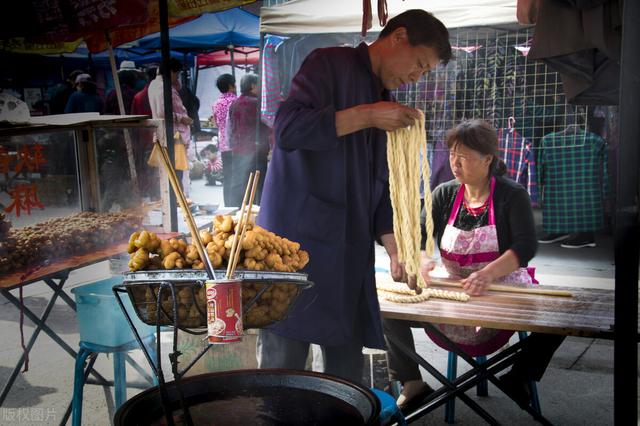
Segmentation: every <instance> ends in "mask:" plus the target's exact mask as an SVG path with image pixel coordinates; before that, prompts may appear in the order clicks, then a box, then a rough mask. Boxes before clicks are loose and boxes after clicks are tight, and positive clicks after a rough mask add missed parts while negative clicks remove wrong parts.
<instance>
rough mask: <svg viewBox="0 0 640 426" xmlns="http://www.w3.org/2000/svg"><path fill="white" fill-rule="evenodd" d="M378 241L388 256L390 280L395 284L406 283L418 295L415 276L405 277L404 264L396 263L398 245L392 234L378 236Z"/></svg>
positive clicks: (420, 290) (419, 291) (418, 289)
mask: <svg viewBox="0 0 640 426" xmlns="http://www.w3.org/2000/svg"><path fill="white" fill-rule="evenodd" d="M380 241H382V245H383V246H384V248H385V250H386V251H387V254H388V255H389V259H390V261H391V262H390V265H389V269H390V270H391V278H393V280H394V281H396V282H401V283H407V285H408V286H409V288H410V289H412V290H415V292H416V294H420V293H421V292H422V289H420V288H418V286H417V279H416V276H415V275H407V271H406V269H405V268H404V263H400V262H398V245H397V244H396V239H395V236H394V235H393V234H384V235H381V236H380Z"/></svg>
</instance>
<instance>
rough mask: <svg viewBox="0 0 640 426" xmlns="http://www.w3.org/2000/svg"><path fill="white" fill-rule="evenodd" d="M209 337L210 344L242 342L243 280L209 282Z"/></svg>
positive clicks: (207, 290)
mask: <svg viewBox="0 0 640 426" xmlns="http://www.w3.org/2000/svg"><path fill="white" fill-rule="evenodd" d="M205 291H206V294H207V336H208V339H209V343H231V342H239V341H241V340H242V335H243V334H244V332H243V327H242V293H241V292H242V280H207V281H206V282H205Z"/></svg>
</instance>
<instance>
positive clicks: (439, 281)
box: [431, 278, 573, 297]
mask: <svg viewBox="0 0 640 426" xmlns="http://www.w3.org/2000/svg"><path fill="white" fill-rule="evenodd" d="M431 284H433V285H440V286H447V287H458V288H462V283H461V282H460V281H455V280H450V279H446V278H431ZM488 290H489V291H501V292H505V293H525V294H540V295H544V296H557V297H573V294H572V293H571V292H570V291H565V290H551V289H545V288H531V287H527V288H522V287H511V286H508V285H501V284H490V285H489V288H488Z"/></svg>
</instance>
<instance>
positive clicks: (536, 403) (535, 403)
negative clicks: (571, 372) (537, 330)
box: [444, 331, 542, 424]
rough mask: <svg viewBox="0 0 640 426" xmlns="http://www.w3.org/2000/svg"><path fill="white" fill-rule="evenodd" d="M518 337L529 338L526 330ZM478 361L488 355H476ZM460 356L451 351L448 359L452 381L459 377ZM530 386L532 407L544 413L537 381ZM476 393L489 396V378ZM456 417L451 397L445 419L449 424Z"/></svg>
mask: <svg viewBox="0 0 640 426" xmlns="http://www.w3.org/2000/svg"><path fill="white" fill-rule="evenodd" d="M518 337H519V338H520V340H523V339H526V338H527V332H526V331H519V332H518ZM476 361H477V362H478V364H482V363H484V362H486V361H487V357H486V356H478V357H476ZM457 369H458V356H457V355H456V354H455V353H453V352H449V357H448V359H447V379H448V380H450V381H454V380H455V379H456V378H457V377H458V372H457ZM527 386H528V388H529V393H530V394H531V408H533V409H534V410H535V411H537V412H538V413H540V414H542V410H541V408H540V399H539V398H538V387H537V386H536V382H535V381H533V380H530V381H529V382H528V384H527ZM476 394H477V395H478V396H487V395H489V387H488V384H487V380H486V379H485V380H482V381H480V382H478V385H477V386H476ZM455 417H456V401H455V399H450V400H449V401H447V402H446V404H445V407H444V421H445V422H446V423H448V424H452V423H454V422H455Z"/></svg>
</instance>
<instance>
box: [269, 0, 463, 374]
mask: <svg viewBox="0 0 640 426" xmlns="http://www.w3.org/2000/svg"><path fill="white" fill-rule="evenodd" d="M450 57H451V46H450V44H449V35H448V32H447V29H446V28H445V26H444V25H443V24H442V23H441V22H440V21H438V20H437V19H436V18H435V17H433V15H431V14H430V13H427V12H425V11H423V10H409V11H406V12H404V13H402V14H400V15H398V16H396V17H395V18H393V19H391V20H390V21H389V23H388V24H387V25H386V26H385V28H384V29H383V31H382V32H381V33H380V36H379V38H378V40H376V41H375V42H374V43H373V44H372V45H371V46H367V45H366V44H365V43H362V44H360V45H359V46H358V47H357V48H348V47H336V48H326V49H318V50H315V51H313V52H312V53H311V54H310V55H309V56H308V57H307V59H306V60H305V62H304V63H303V64H302V67H301V68H300V70H299V72H298V73H297V75H296V76H295V77H294V79H293V82H292V85H291V92H290V94H289V97H288V98H287V100H286V101H284V102H283V103H282V105H281V106H280V109H279V110H278V114H277V116H276V120H275V133H276V145H277V146H276V147H275V149H274V151H273V157H272V160H271V163H270V165H269V168H268V171H267V176H266V180H265V184H264V189H263V195H262V203H261V207H260V215H259V218H258V223H259V224H260V225H262V226H263V227H264V228H266V229H268V230H270V231H273V232H275V233H276V234H278V235H281V236H283V237H287V238H288V239H290V240H292V241H297V242H299V243H300V245H301V247H302V248H303V249H304V250H307V251H308V252H309V257H310V261H309V264H308V265H307V267H306V268H305V270H304V271H305V272H307V273H308V274H309V279H310V280H311V281H313V282H314V283H315V286H314V287H312V288H311V289H309V290H306V291H304V292H303V293H302V294H301V296H300V297H299V299H298V300H297V302H296V305H295V307H294V309H293V310H292V311H291V312H290V313H289V317H288V319H286V320H284V321H282V322H280V323H278V324H276V325H274V326H272V327H270V328H268V329H265V330H261V332H260V335H259V338H258V361H259V366H260V367H261V368H293V369H304V367H305V361H306V359H307V354H308V350H309V344H310V343H316V344H319V345H320V346H321V348H322V352H323V359H324V371H325V372H326V373H329V374H334V375H337V376H340V377H343V378H346V379H349V380H352V381H355V382H360V381H361V379H362V366H363V360H364V358H363V356H362V348H363V346H367V347H372V348H383V347H384V338H383V334H382V326H381V321H380V312H379V305H378V300H377V296H376V289H375V281H374V242H375V241H376V240H378V241H380V242H381V243H382V244H383V245H384V247H385V249H386V250H387V253H388V254H389V257H390V259H391V271H392V275H393V276H394V278H395V279H396V280H404V281H406V280H407V277H406V274H405V272H404V267H403V265H401V264H399V263H398V258H397V248H396V242H395V239H394V236H393V222H392V217H393V213H392V208H391V202H390V198H389V182H388V174H389V172H388V168H387V155H386V140H387V138H386V134H385V131H386V130H394V129H397V128H399V127H404V126H408V125H411V124H413V122H414V120H416V119H417V118H418V117H419V116H418V111H417V110H415V109H413V108H409V107H407V106H404V105H400V104H398V103H396V102H392V101H391V98H390V95H389V92H388V91H389V90H393V89H396V88H398V87H400V86H401V85H403V84H408V83H415V82H416V81H418V80H419V79H420V77H421V76H422V75H423V74H424V73H426V72H428V71H429V70H430V69H433V68H435V67H436V66H437V65H438V64H439V63H440V62H443V61H444V62H447V61H448V60H449V58H450ZM410 279H412V280H415V277H411V278H410Z"/></svg>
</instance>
